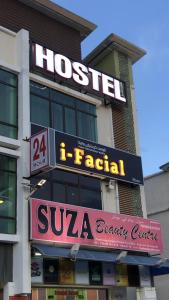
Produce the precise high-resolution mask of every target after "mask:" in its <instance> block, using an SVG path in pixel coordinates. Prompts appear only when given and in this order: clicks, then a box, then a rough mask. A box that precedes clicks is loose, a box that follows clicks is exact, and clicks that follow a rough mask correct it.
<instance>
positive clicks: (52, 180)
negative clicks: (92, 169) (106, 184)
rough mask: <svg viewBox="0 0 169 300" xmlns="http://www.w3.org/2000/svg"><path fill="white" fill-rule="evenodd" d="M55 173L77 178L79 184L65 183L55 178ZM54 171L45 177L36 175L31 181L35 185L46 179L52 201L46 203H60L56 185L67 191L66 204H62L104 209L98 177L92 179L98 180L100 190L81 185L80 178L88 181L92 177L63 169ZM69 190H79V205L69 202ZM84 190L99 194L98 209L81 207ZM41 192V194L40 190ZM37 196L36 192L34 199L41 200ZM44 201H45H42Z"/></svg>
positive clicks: (57, 177)
mask: <svg viewBox="0 0 169 300" xmlns="http://www.w3.org/2000/svg"><path fill="white" fill-rule="evenodd" d="M53 171H59V172H62V171H63V172H65V173H66V174H67V175H68V176H73V175H75V176H77V184H76V183H70V182H69V181H68V180H67V181H66V180H65V181H64V180H63V179H60V178H59V176H54V173H53ZM53 171H50V172H49V173H47V174H46V175H47V176H45V174H43V175H36V176H35V177H33V180H32V181H31V184H32V182H33V184H34V183H35V182H34V180H35V181H37V182H38V181H39V180H41V179H46V180H47V182H48V183H49V184H50V199H47V200H45V199H44V201H53V202H59V199H57V198H58V197H57V196H55V195H54V184H55V183H56V184H61V185H63V186H64V189H65V202H61V203H65V204H68V205H76V206H80V207H85V208H91V209H98V210H102V209H103V203H102V192H101V184H100V180H99V179H98V178H96V177H92V179H96V180H97V181H98V183H99V184H98V188H94V187H91V186H88V187H87V185H86V186H85V185H82V184H81V183H80V181H81V180H82V179H81V178H80V177H81V176H82V177H86V178H88V179H91V177H90V176H87V175H84V174H79V173H73V172H70V171H65V170H61V169H54V170H53ZM44 188H45V186H44ZM69 188H77V192H78V201H79V203H78V204H74V203H70V202H69V201H68V199H69V194H68V189H69ZM82 190H86V191H88V192H96V193H99V196H100V197H99V199H98V200H97V201H98V206H97V207H91V206H82V205H81V202H82V201H81V197H80V195H81V191H82ZM39 192H41V191H40V190H39ZM36 194H38V191H36V192H35V193H34V194H33V196H32V197H35V198H39V196H36ZM42 200H43V199H42Z"/></svg>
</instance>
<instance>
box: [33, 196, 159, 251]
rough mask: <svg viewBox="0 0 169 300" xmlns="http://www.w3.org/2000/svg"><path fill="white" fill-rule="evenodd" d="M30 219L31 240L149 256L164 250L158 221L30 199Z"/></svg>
mask: <svg viewBox="0 0 169 300" xmlns="http://www.w3.org/2000/svg"><path fill="white" fill-rule="evenodd" d="M30 216H31V221H30V225H31V228H30V239H31V240H36V241H41V242H47V243H56V244H59V245H72V244H77V243H78V244H80V245H84V246H88V247H92V248H105V249H121V250H129V251H140V252H151V253H160V252H162V251H163V247H164V245H163V237H162V231H161V225H160V223H159V222H158V221H157V220H150V219H144V218H141V217H136V216H129V215H122V214H117V213H109V212H106V211H101V210H96V209H91V208H85V207H80V206H75V205H70V204H65V203H58V202H53V201H45V200H41V199H31V200H30Z"/></svg>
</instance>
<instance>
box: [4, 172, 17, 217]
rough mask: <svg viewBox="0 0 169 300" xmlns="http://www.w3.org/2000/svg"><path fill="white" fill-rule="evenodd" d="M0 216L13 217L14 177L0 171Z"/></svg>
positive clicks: (14, 198) (14, 199) (14, 200)
mask: <svg viewBox="0 0 169 300" xmlns="http://www.w3.org/2000/svg"><path fill="white" fill-rule="evenodd" d="M0 178H1V180H0V216H5V217H15V202H16V175H15V174H10V173H7V172H4V171H3V172H1V171H0Z"/></svg>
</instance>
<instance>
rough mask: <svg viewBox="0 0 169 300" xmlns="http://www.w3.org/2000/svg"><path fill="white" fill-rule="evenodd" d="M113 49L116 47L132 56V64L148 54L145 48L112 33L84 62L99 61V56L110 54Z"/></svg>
mask: <svg viewBox="0 0 169 300" xmlns="http://www.w3.org/2000/svg"><path fill="white" fill-rule="evenodd" d="M113 49H116V50H118V51H120V52H122V53H124V54H126V55H127V56H128V57H130V59H131V61H132V64H134V63H135V62H137V61H138V60H139V59H140V58H142V57H143V56H144V55H145V54H146V51H145V50H144V49H142V48H140V47H137V46H136V45H134V44H132V43H130V42H128V41H127V40H125V39H123V38H121V37H120V36H118V35H116V34H114V33H112V34H110V35H109V36H108V37H107V38H106V39H105V40H103V41H102V42H101V43H100V44H99V45H98V46H97V47H96V48H95V49H94V50H93V51H92V52H91V53H89V54H88V55H87V56H86V57H85V58H84V62H85V63H90V64H92V63H94V62H97V61H98V59H99V57H103V56H104V55H107V54H109V53H110V52H112V50H113Z"/></svg>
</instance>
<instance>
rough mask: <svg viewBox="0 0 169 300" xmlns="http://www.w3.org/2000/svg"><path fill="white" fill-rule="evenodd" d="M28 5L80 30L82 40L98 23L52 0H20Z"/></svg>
mask: <svg viewBox="0 0 169 300" xmlns="http://www.w3.org/2000/svg"><path fill="white" fill-rule="evenodd" d="M19 1H20V2H22V3H24V4H25V5H27V6H30V7H32V8H33V9H36V10H38V11H40V12H41V13H43V14H45V15H47V16H49V17H50V18H53V19H55V20H56V21H59V22H61V23H64V24H66V25H68V26H70V27H72V28H74V29H76V30H77V31H79V32H80V35H81V40H83V39H85V38H86V37H87V36H88V35H89V34H90V33H91V32H92V31H93V30H94V29H96V25H95V24H94V23H91V22H89V21H87V20H86V19H84V18H82V17H79V16H78V15H76V14H74V13H72V12H70V11H69V10H67V9H65V8H63V7H61V6H59V5H57V4H55V3H53V2H52V1H50V0H19Z"/></svg>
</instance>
